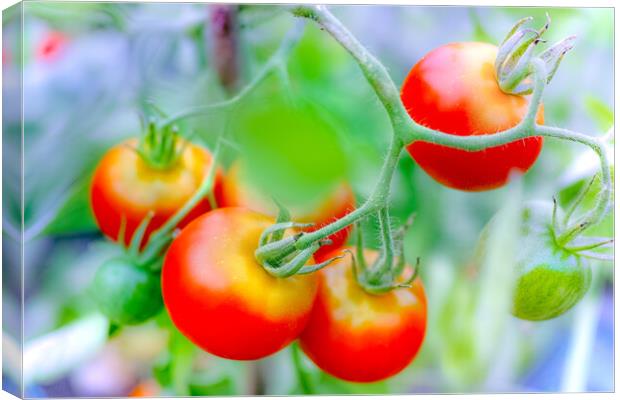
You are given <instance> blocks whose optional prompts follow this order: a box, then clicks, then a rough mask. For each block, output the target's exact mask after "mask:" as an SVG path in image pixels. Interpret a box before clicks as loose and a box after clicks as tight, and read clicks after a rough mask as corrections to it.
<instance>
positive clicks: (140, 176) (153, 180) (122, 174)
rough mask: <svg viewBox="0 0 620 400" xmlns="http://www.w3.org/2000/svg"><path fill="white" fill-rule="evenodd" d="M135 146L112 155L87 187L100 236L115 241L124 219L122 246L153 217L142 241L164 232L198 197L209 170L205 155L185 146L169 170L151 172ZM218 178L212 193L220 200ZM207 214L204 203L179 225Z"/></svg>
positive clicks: (120, 147) (129, 143)
mask: <svg viewBox="0 0 620 400" xmlns="http://www.w3.org/2000/svg"><path fill="white" fill-rule="evenodd" d="M137 143H138V142H137V140H135V139H132V140H129V141H127V142H124V143H121V144H119V145H117V146H115V147H113V148H112V149H110V150H109V151H108V152H107V153H106V154H105V155H104V156H103V158H102V159H101V161H100V162H99V164H98V165H97V168H96V170H95V173H94V176H93V180H92V185H91V192H90V196H91V197H90V198H91V207H92V210H93V213H94V215H95V219H96V221H97V224H98V225H99V228H100V229H101V231H102V232H103V233H104V234H105V235H106V236H107V237H109V238H110V239H112V240H117V239H118V236H119V231H120V227H121V221H122V220H123V218H124V219H125V223H126V227H125V235H124V236H125V240H124V242H125V243H126V244H129V242H130V241H131V237H132V236H133V234H134V232H135V230H136V228H137V227H138V225H140V222H141V221H142V220H143V219H144V218H145V217H146V216H147V214H148V213H149V211H152V212H153V213H154V216H153V219H152V220H151V222H150V223H149V225H148V228H147V231H146V235H145V240H143V242H142V243H143V244H144V243H145V241H146V238H148V237H149V235H150V234H151V232H153V231H154V230H156V229H157V228H159V227H160V226H162V225H163V224H164V223H165V222H166V220H168V218H170V217H171V216H172V215H173V214H174V213H175V212H176V211H177V210H178V209H179V208H181V207H182V206H183V205H184V203H185V202H186V201H187V200H189V198H190V197H191V196H192V195H193V194H194V193H195V192H196V190H197V189H198V187H199V186H200V184H201V183H202V181H203V179H204V178H205V176H206V174H207V172H208V170H209V167H210V165H211V161H212V157H211V154H210V153H209V151H208V150H206V149H204V148H203V147H200V146H196V145H194V144H191V143H184V142H181V141H180V143H179V146H184V145H185V149H184V151H183V154H182V155H181V156H180V157H179V159H178V160H177V161H176V163H175V164H174V165H173V166H171V167H170V168H168V169H164V170H161V169H155V168H152V167H151V166H149V165H148V164H147V163H146V162H145V161H144V160H143V159H142V158H141V157H140V156H139V155H138V153H137V152H136V146H137ZM220 190H221V176H220V173H218V174H217V176H216V180H215V185H214V192H215V196H216V197H219V192H220ZM210 209H211V207H210V205H209V202H208V200H207V199H206V198H205V199H204V200H203V201H201V202H199V203H198V204H197V205H196V207H194V208H193V209H192V210H191V211H190V212H189V213H188V215H187V216H186V217H185V218H184V219H183V220H182V221H181V223H180V224H179V226H180V227H183V226H185V225H186V224H187V223H188V222H189V221H191V220H192V219H194V218H196V217H197V216H199V215H201V214H204V213H205V212H207V211H209V210H210Z"/></svg>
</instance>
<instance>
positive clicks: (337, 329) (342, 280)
mask: <svg viewBox="0 0 620 400" xmlns="http://www.w3.org/2000/svg"><path fill="white" fill-rule="evenodd" d="M354 252H355V251H354ZM377 255H378V254H377V252H376V251H370V250H368V251H365V256H366V258H367V259H368V260H369V261H373V260H374V259H375V258H376V257H377ZM407 269H409V271H408V273H411V271H410V268H407ZM319 275H320V278H321V279H320V283H319V292H318V294H317V299H316V302H315V305H314V308H313V311H312V314H311V316H310V321H309V322H308V325H307V327H306V329H305V330H304V332H303V333H302V334H301V337H300V345H301V348H302V349H303V351H304V352H305V353H306V354H307V355H308V357H310V359H312V361H314V362H315V363H316V365H318V366H319V367H320V368H321V369H322V370H324V371H325V372H327V373H329V374H331V375H334V376H336V377H338V378H340V379H344V380H347V381H353V382H374V381H378V380H382V379H386V378H388V377H390V376H392V375H395V374H397V373H398V372H400V371H402V370H403V369H404V368H405V367H406V366H407V365H409V364H410V363H411V361H412V360H413V358H414V357H415V356H416V354H417V353H418V350H419V349H420V346H421V345H422V341H423V340H424V334H425V330H426V296H425V294H424V287H423V286H422V282H421V281H420V279H416V280H415V281H414V283H413V285H412V287H411V288H402V289H395V290H392V291H390V292H387V293H385V294H381V295H374V294H369V293H367V292H366V291H364V289H362V288H361V287H360V286H359V285H358V284H357V282H356V281H355V277H354V276H353V273H352V263H351V257H349V256H346V257H344V258H343V259H341V260H338V261H336V262H335V263H334V264H332V265H330V266H329V267H327V268H324V269H322V270H321V271H320V272H319Z"/></svg>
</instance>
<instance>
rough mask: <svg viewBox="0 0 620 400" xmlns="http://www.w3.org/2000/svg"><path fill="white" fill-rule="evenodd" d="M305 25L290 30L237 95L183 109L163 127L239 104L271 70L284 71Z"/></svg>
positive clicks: (162, 125)
mask: <svg viewBox="0 0 620 400" xmlns="http://www.w3.org/2000/svg"><path fill="white" fill-rule="evenodd" d="M304 27H305V24H304V23H303V22H301V23H298V24H296V25H295V26H294V27H293V28H292V29H291V30H290V31H289V32H288V34H287V35H286V36H285V38H284V39H282V42H281V43H280V46H279V47H278V49H277V50H276V51H275V52H274V53H273V55H272V56H271V57H270V58H269V59H268V60H267V61H266V62H265V64H263V66H262V68H261V70H260V71H259V72H258V73H257V74H256V76H254V78H253V79H252V80H251V81H250V82H249V83H248V84H247V85H246V86H244V87H243V88H242V89H241V90H240V91H239V92H238V93H237V94H236V95H234V96H233V97H231V98H229V99H227V100H223V101H220V102H217V103H211V104H207V105H204V106H198V107H194V108H190V109H187V110H184V111H181V112H180V113H178V114H176V115H173V116H171V117H169V118H167V119H165V120H163V121H162V122H161V127H162V128H163V127H167V126H171V125H173V124H175V123H176V122H178V121H180V120H183V119H186V118H191V117H201V116H204V115H207V114H209V113H211V112H215V111H226V110H229V109H230V108H233V107H234V106H236V105H237V104H239V103H240V102H241V100H243V99H244V98H245V97H246V96H247V95H248V94H250V93H251V92H252V91H253V90H254V89H255V88H256V87H257V86H258V85H259V84H260V83H261V82H262V81H264V80H265V78H267V76H269V74H270V73H271V72H273V71H282V70H285V69H286V61H287V60H288V56H289V54H290V53H291V51H292V50H293V48H294V47H295V45H296V44H297V42H298V41H299V40H300V39H301V36H302V35H303V32H304Z"/></svg>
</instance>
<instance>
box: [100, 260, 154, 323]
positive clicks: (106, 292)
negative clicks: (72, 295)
mask: <svg viewBox="0 0 620 400" xmlns="http://www.w3.org/2000/svg"><path fill="white" fill-rule="evenodd" d="M91 291H92V294H93V296H94V298H95V302H96V303H97V305H98V306H99V309H100V310H101V312H102V313H103V314H104V315H106V316H107V317H108V318H110V320H112V321H113V322H116V323H118V324H122V325H134V324H139V323H141V322H144V321H146V320H147V319H149V318H151V317H153V316H154V315H156V314H157V313H158V312H159V311H160V310H161V308H162V306H163V300H162V295H161V283H160V277H159V275H158V274H155V273H153V272H151V271H149V270H148V269H146V268H142V267H140V266H138V265H136V263H134V262H133V261H132V260H130V259H127V258H123V257H120V258H113V259H111V260H108V261H106V262H105V263H104V264H102V265H101V267H99V269H98V270H97V273H96V274H95V278H94V280H93V283H92V286H91Z"/></svg>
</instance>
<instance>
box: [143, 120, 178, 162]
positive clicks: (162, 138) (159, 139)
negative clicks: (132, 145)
mask: <svg viewBox="0 0 620 400" xmlns="http://www.w3.org/2000/svg"><path fill="white" fill-rule="evenodd" d="M183 150H184V148H183V146H179V130H178V128H177V127H176V126H164V127H161V128H159V127H157V124H156V122H155V121H154V120H151V121H149V122H148V125H147V129H146V133H145V134H144V135H142V137H141V138H140V142H139V143H138V147H137V148H136V152H137V153H138V154H139V155H140V157H141V158H142V159H143V160H144V161H145V162H146V163H147V164H148V165H149V166H150V167H151V168H154V169H158V170H165V169H169V168H172V167H173V166H174V165H175V163H176V162H177V160H178V159H179V157H180V156H181V154H182V153H183Z"/></svg>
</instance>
